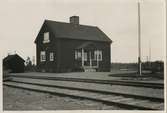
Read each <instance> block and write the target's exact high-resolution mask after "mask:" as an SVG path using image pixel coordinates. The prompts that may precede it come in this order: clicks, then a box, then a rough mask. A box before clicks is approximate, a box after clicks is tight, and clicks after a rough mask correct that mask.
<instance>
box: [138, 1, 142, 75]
mask: <svg viewBox="0 0 167 113" xmlns="http://www.w3.org/2000/svg"><path fill="white" fill-rule="evenodd" d="M138 49H139V50H138V52H139V53H138V73H139V75H141V74H142V69H141V63H142V62H141V23H140V2H139V1H138Z"/></svg>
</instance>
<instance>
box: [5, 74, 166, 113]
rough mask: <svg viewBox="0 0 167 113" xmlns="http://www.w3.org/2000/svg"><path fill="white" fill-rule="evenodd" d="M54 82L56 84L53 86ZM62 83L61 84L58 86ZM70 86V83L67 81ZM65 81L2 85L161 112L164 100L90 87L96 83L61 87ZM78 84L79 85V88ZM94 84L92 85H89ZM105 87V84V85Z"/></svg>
mask: <svg viewBox="0 0 167 113" xmlns="http://www.w3.org/2000/svg"><path fill="white" fill-rule="evenodd" d="M53 81H54V82H55V81H56V82H57V84H56V83H55V84H53V83H54V82H53ZM61 82H62V84H60V83H61ZM68 82H69V83H70V84H71V82H70V81H68ZM64 83H65V81H64V82H63V81H57V80H53V79H52V80H48V79H47V80H44V79H38V80H37V78H35V79H34V78H32V77H31V78H24V77H23V78H22V77H21V78H19V77H13V79H12V80H11V81H7V82H4V85H7V86H10V87H16V88H22V89H26V90H32V91H39V92H45V93H50V94H53V95H60V96H69V97H72V98H82V99H88V100H93V101H97V102H102V103H103V104H106V105H112V106H113V105H114V106H118V107H120V108H122V109H139V110H163V109H164V99H163V98H157V97H148V96H141V95H134V94H126V93H119V92H112V91H105V90H103V89H102V87H101V89H98V88H96V89H95V88H94V87H92V86H95V85H99V86H101V85H102V84H98V83H85V84H89V85H87V87H85V88H84V87H82V84H84V83H82V82H81V83H77V82H74V83H73V84H71V85H70V84H66V85H63V84H64ZM78 84H81V86H79V85H78ZM90 84H94V85H90ZM106 85H107V84H106Z"/></svg>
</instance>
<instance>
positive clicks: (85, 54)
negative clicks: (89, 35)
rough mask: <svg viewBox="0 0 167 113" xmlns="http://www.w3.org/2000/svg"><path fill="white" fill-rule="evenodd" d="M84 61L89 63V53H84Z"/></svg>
mask: <svg viewBox="0 0 167 113" xmlns="http://www.w3.org/2000/svg"><path fill="white" fill-rule="evenodd" d="M84 61H87V52H84Z"/></svg>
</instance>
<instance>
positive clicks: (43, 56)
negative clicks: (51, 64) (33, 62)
mask: <svg viewBox="0 0 167 113" xmlns="http://www.w3.org/2000/svg"><path fill="white" fill-rule="evenodd" d="M40 61H41V62H45V61H46V51H41V52H40Z"/></svg>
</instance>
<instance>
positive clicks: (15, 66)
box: [3, 54, 25, 73]
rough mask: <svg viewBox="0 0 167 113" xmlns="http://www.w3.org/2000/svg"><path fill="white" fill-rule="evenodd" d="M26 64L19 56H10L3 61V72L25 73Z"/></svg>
mask: <svg viewBox="0 0 167 113" xmlns="http://www.w3.org/2000/svg"><path fill="white" fill-rule="evenodd" d="M24 62H25V61H24V59H23V58H21V57H20V56H19V55H18V54H14V55H8V56H7V57H5V58H4V59H3V70H10V71H11V72H12V73H21V72H24V68H25V65H24Z"/></svg>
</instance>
